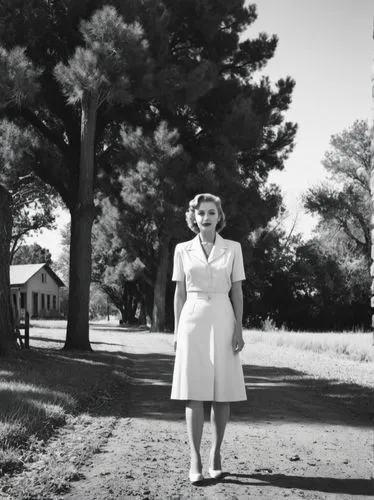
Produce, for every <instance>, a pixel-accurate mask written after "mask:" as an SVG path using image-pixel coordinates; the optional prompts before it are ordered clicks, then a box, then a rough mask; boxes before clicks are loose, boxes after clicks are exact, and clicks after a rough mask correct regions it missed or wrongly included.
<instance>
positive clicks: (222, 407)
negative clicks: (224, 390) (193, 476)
mask: <svg viewBox="0 0 374 500" xmlns="http://www.w3.org/2000/svg"><path fill="white" fill-rule="evenodd" d="M229 416H230V403H218V402H216V401H213V402H212V408H211V412H210V421H211V425H212V449H211V451H210V461H209V468H210V469H214V470H221V469H222V464H221V455H220V451H221V444H222V440H223V436H224V434H225V428H226V424H227V422H228V420H229Z"/></svg>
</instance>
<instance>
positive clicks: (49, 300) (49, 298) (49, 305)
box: [47, 295, 51, 310]
mask: <svg viewBox="0 0 374 500" xmlns="http://www.w3.org/2000/svg"><path fill="white" fill-rule="evenodd" d="M50 308H51V296H50V295H47V309H48V310H49V309H50Z"/></svg>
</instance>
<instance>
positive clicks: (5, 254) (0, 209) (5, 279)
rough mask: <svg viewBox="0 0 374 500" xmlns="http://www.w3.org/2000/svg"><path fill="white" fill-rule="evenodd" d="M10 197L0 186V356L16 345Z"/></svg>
mask: <svg viewBox="0 0 374 500" xmlns="http://www.w3.org/2000/svg"><path fill="white" fill-rule="evenodd" d="M10 207H11V195H10V193H9V191H7V190H6V189H5V188H4V187H3V186H2V185H1V184H0V234H1V239H0V311H1V314H0V355H4V354H6V353H7V352H8V351H9V349H11V348H12V347H14V346H15V345H16V337H15V335H14V329H13V324H12V318H11V304H10V280H9V262H10V255H9V248H10V239H11V231H12V215H11V210H10Z"/></svg>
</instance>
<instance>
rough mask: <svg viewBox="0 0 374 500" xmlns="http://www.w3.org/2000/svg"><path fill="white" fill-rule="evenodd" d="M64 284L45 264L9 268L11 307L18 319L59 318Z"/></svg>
mask: <svg viewBox="0 0 374 500" xmlns="http://www.w3.org/2000/svg"><path fill="white" fill-rule="evenodd" d="M64 286H65V285H64V283H63V282H62V280H61V279H60V278H59V277H58V276H57V274H56V273H55V272H54V271H52V269H51V268H50V267H49V266H48V265H47V264H21V265H15V266H10V290H11V298H12V306H13V308H14V309H15V311H16V314H17V316H18V317H20V318H24V317H25V313H26V312H28V313H29V315H30V317H31V318H59V317H61V313H60V289H61V287H64Z"/></svg>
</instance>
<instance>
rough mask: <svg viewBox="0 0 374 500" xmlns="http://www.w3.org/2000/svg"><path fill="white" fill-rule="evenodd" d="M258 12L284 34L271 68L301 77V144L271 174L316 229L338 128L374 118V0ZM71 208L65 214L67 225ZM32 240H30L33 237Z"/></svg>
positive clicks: (53, 237)
mask: <svg viewBox="0 0 374 500" xmlns="http://www.w3.org/2000/svg"><path fill="white" fill-rule="evenodd" d="M254 3H256V4H257V11H258V19H257V21H255V23H254V24H253V25H252V26H251V27H250V28H249V29H248V35H249V36H250V37H251V38H254V37H256V36H257V34H258V33H259V32H266V33H268V34H269V35H272V34H276V35H278V38H279V42H278V48H277V50H276V52H275V56H274V58H273V59H272V60H271V61H270V62H269V64H268V66H267V67H266V68H265V69H264V70H263V72H262V73H263V74H267V75H269V77H270V79H271V80H272V81H274V82H275V81H276V80H277V79H278V78H281V77H286V76H291V77H292V78H293V79H294V80H295V81H296V87H295V90H294V93H293V102H292V104H291V107H290V110H289V111H288V112H287V114H286V119H287V120H289V121H294V122H296V123H298V124H299V130H298V133H297V137H296V147H295V149H294V152H293V153H292V155H291V156H290V158H289V160H288V161H287V163H286V166H285V169H284V170H283V171H282V172H274V173H273V174H272V175H271V177H270V180H271V181H272V182H276V183H277V184H279V185H280V186H281V188H282V192H283V196H284V200H285V203H286V206H287V208H288V211H289V213H290V217H289V223H290V224H291V222H292V220H293V218H294V217H295V215H296V214H298V224H297V230H298V231H300V232H303V233H304V234H305V235H306V236H308V235H309V234H310V232H311V229H312V227H313V225H314V221H313V219H312V218H311V217H310V216H307V215H305V214H304V213H303V211H302V206H301V196H302V194H303V193H305V191H306V190H307V189H308V188H309V187H311V186H313V185H316V184H318V183H319V182H320V181H321V180H322V179H323V178H324V177H325V172H324V169H323V167H322V165H321V159H322V157H323V155H324V153H325V151H326V150H327V149H328V147H329V140H330V137H331V135H332V134H336V133H340V132H341V131H342V130H343V129H344V128H347V127H349V126H350V125H352V123H353V122H354V121H355V120H356V119H365V120H367V119H369V120H371V112H372V102H371V65H372V60H373V56H374V42H373V38H372V35H373V18H374V2H373V0H257V1H256V2H254ZM67 220H68V216H67V214H66V213H65V214H64V215H63V216H62V217H61V218H59V222H60V225H61V224H62V223H63V224H65V223H66V221H67ZM30 241H31V240H29V241H28V242H30ZM32 241H37V242H38V243H39V244H40V245H41V246H43V247H46V248H49V249H50V251H51V253H52V258H54V259H55V258H57V257H58V254H59V244H60V236H59V234H58V233H57V232H53V233H51V232H50V231H44V232H43V233H42V234H40V235H38V236H37V237H35V238H33V239H32Z"/></svg>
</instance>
